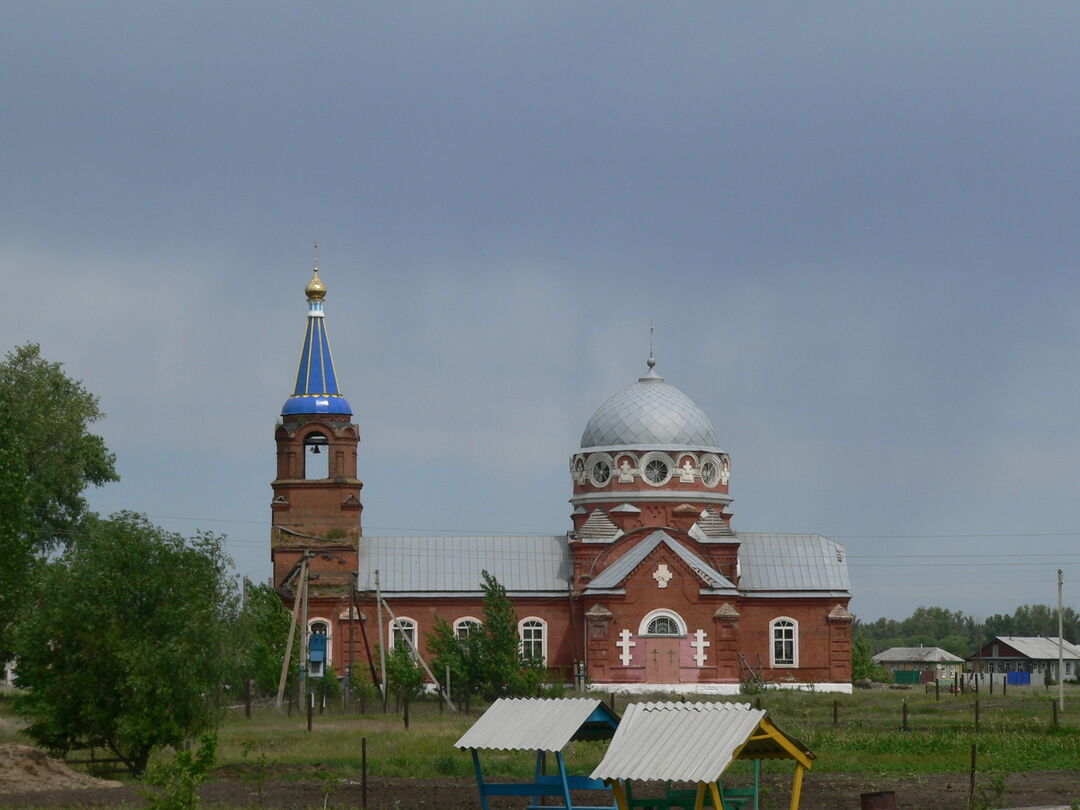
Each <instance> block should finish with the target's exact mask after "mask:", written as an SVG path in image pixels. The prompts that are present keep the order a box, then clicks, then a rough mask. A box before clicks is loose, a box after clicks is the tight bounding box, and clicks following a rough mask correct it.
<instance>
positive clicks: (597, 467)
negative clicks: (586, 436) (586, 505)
mask: <svg viewBox="0 0 1080 810" xmlns="http://www.w3.org/2000/svg"><path fill="white" fill-rule="evenodd" d="M610 478H611V465H610V464H608V463H607V462H606V461H598V462H596V463H595V464H593V466H592V480H593V483H594V484H596V485H597V486H598V487H602V486H604V484H606V483H607V482H608V480H609V479H610Z"/></svg>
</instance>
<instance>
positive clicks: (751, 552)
mask: <svg viewBox="0 0 1080 810" xmlns="http://www.w3.org/2000/svg"><path fill="white" fill-rule="evenodd" d="M735 536H736V537H737V538H738V539H739V541H740V547H739V567H740V569H741V576H740V578H739V590H740V591H785V592H791V591H824V592H827V593H829V594H835V595H843V596H848V595H850V594H849V591H850V590H851V582H850V580H849V579H848V571H847V561H846V557H845V552H844V547H843V546H842V545H840V544H839V543H837V542H835V541H833V540H830V539H829V538H828V537H823V536H822V535H820V534H753V533H747V532H738V533H736V535H735Z"/></svg>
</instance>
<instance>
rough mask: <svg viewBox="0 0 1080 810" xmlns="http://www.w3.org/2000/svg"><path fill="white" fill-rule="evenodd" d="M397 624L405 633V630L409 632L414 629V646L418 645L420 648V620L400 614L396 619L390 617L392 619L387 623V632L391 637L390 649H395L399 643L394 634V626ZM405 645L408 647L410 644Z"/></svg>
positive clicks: (388, 636)
mask: <svg viewBox="0 0 1080 810" xmlns="http://www.w3.org/2000/svg"><path fill="white" fill-rule="evenodd" d="M395 625H397V626H398V629H399V630H400V631H401V632H402V633H405V632H408V631H409V630H411V631H412V642H413V646H414V647H416V648H417V649H419V646H418V645H419V643H420V622H418V621H417V620H416V619H414V618H412V617H411V616H398V617H397V618H396V619H390V621H388V622H387V623H386V627H387V632H388V635H387V638H389V639H390V645H389V646H390V649H391V650H392V649H394V647H395V645H396V644H397V638H396V636H395V634H394V626H395ZM407 625H408V626H407ZM405 646H406V647H408V646H409V645H408V644H406V645H405Z"/></svg>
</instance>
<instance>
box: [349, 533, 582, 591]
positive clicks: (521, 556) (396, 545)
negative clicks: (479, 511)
mask: <svg viewBox="0 0 1080 810" xmlns="http://www.w3.org/2000/svg"><path fill="white" fill-rule="evenodd" d="M567 542H568V541H567V538H566V536H565V535H526V536H512V535H511V536H487V537H456V536H455V537H364V538H362V539H361V540H360V543H361V547H362V550H361V554H360V567H359V584H358V586H357V587H359V588H360V589H361V590H367V591H374V590H375V571H376V570H377V571H378V572H379V584H380V587H381V589H382V591H383V593H387V594H390V593H406V592H408V593H413V592H424V593H438V592H448V593H476V594H479V593H480V583H481V579H482V577H481V572H482V571H485V570H486V571H487V572H488V573H490V574H491V575H492V576H494V577H495V578H496V579H497V580H498V581H499V584H500V585H502V586H503V587H504V588H506V590H507V591H508V592H510V593H528V592H537V591H542V592H555V593H563V594H565V593H566V592H567V588H568V587H569V582H568V577H569V576H570V551H569V548H568V546H567Z"/></svg>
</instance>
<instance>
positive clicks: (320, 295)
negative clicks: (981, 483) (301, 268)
mask: <svg viewBox="0 0 1080 810" xmlns="http://www.w3.org/2000/svg"><path fill="white" fill-rule="evenodd" d="M313 253H314V256H313V258H312V261H311V265H312V267H311V273H312V275H311V281H309V282H308V285H307V286H306V287H305V288H304V292H305V293H306V294H307V297H308V301H322V299H324V298H326V285H325V284H323V282H322V279H321V278H319V243H318V241H316V242H315V246H314V249H313Z"/></svg>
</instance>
